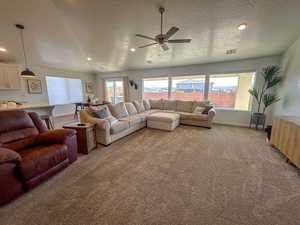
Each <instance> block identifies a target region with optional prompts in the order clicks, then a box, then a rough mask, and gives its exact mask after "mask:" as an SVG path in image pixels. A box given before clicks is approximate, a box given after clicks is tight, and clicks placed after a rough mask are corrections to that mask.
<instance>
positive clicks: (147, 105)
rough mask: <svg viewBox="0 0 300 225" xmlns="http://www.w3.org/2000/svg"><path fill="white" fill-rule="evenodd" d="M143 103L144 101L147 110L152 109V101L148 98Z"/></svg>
mask: <svg viewBox="0 0 300 225" xmlns="http://www.w3.org/2000/svg"><path fill="white" fill-rule="evenodd" d="M143 103H144V108H145V110H150V109H151V105H150V102H149V100H148V99H144V100H143Z"/></svg>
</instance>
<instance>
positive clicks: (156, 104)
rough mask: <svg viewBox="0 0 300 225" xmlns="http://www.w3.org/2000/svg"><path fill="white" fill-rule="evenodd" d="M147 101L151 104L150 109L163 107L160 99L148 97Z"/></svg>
mask: <svg viewBox="0 0 300 225" xmlns="http://www.w3.org/2000/svg"><path fill="white" fill-rule="evenodd" d="M149 102H150V105H151V109H163V100H162V99H150V100H149Z"/></svg>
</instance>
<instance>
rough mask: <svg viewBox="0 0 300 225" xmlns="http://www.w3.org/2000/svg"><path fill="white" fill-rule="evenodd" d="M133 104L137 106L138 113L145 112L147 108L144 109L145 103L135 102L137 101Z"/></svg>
mask: <svg viewBox="0 0 300 225" xmlns="http://www.w3.org/2000/svg"><path fill="white" fill-rule="evenodd" d="M133 104H134V105H135V107H136V109H137V111H138V113H142V112H145V107H144V104H143V103H141V102H139V101H136V100H135V101H133Z"/></svg>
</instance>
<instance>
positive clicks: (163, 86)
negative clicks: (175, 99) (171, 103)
mask: <svg viewBox="0 0 300 225" xmlns="http://www.w3.org/2000/svg"><path fill="white" fill-rule="evenodd" d="M168 93H169V79H168V77H162V78H147V79H144V98H145V99H168V96H169V94H168Z"/></svg>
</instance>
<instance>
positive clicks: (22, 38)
mask: <svg viewBox="0 0 300 225" xmlns="http://www.w3.org/2000/svg"><path fill="white" fill-rule="evenodd" d="M20 35H21V42H22V48H23V54H24V60H25V68H27V56H26V52H25V44H24V37H23V29H20Z"/></svg>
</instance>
